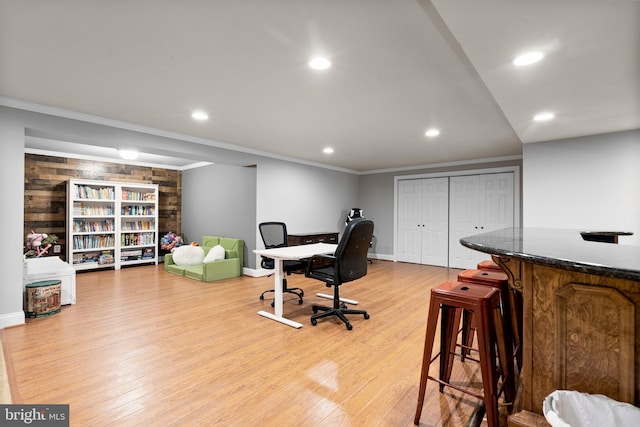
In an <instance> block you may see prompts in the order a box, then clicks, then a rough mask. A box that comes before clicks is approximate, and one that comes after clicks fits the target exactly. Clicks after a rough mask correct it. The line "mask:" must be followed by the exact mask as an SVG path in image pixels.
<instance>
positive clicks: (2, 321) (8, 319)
mask: <svg viewBox="0 0 640 427" xmlns="http://www.w3.org/2000/svg"><path fill="white" fill-rule="evenodd" d="M24 324H25V317H24V311H18V312H16V313H8V314H3V315H0V329H3V328H8V327H9V326H17V325H24Z"/></svg>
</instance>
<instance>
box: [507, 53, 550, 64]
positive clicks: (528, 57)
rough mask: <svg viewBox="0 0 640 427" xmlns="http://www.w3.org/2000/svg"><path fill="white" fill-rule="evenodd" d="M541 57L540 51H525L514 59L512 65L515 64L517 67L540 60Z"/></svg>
mask: <svg viewBox="0 0 640 427" xmlns="http://www.w3.org/2000/svg"><path fill="white" fill-rule="evenodd" d="M543 57H544V55H543V54H542V52H527V53H525V54H522V55H520V56H518V57H517V58H516V59H514V60H513V65H517V66H518V67H522V66H525V65H531V64H534V63H536V62H538V61H540V60H541V59H542V58H543Z"/></svg>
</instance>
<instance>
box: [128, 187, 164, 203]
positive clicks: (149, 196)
mask: <svg viewBox="0 0 640 427" xmlns="http://www.w3.org/2000/svg"><path fill="white" fill-rule="evenodd" d="M122 200H142V201H155V200H156V193H149V192H146V193H143V192H142V191H133V190H124V189H123V190H122Z"/></svg>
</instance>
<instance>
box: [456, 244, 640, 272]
mask: <svg viewBox="0 0 640 427" xmlns="http://www.w3.org/2000/svg"><path fill="white" fill-rule="evenodd" d="M460 243H461V244H462V245H463V246H466V247H467V248H469V249H474V250H476V251H480V252H484V253H487V254H490V255H499V256H507V257H511V258H515V259H519V260H522V261H527V262H530V263H532V264H537V265H543V266H547V267H555V268H562V269H564V270H570V271H576V272H578V273H586V274H596V275H599V276H605V277H612V278H616V279H626V280H634V281H640V271H636V270H625V269H620V268H615V267H609V266H606V265H597V264H587V263H580V262H577V261H574V260H565V259H559V258H549V257H544V256H541V255H531V254H525V253H520V252H513V251H506V250H502V249H497V248H491V247H488V246H485V245H480V244H477V243H471V242H467V241H465V240H464V239H460Z"/></svg>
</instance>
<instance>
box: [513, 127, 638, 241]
mask: <svg viewBox="0 0 640 427" xmlns="http://www.w3.org/2000/svg"><path fill="white" fill-rule="evenodd" d="M639 162H640V130H633V131H628V132H616V133H610V134H604V135H591V136H585V137H581V138H571V139H564V140H558V141H548V142H542V143H535V144H525V146H524V171H525V173H524V180H523V181H524V182H523V196H524V197H523V198H524V200H523V210H524V217H523V225H524V226H525V227H549V228H572V229H579V230H618V231H631V232H633V233H634V235H633V236H628V237H621V238H620V243H621V244H634V245H639V244H640V166H639V164H638V163H639Z"/></svg>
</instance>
